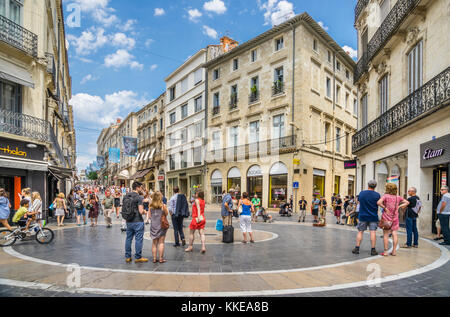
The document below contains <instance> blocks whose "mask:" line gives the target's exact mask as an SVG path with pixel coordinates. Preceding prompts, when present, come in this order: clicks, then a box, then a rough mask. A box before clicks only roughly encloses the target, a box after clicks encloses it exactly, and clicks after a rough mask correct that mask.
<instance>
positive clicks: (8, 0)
mask: <svg viewBox="0 0 450 317" xmlns="http://www.w3.org/2000/svg"><path fill="white" fill-rule="evenodd" d="M22 6H23V0H0V15H2V16H4V17H6V18H8V19H10V20H11V21H13V22H14V23H16V24H19V25H21V10H22Z"/></svg>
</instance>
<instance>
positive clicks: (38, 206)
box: [30, 192, 42, 223]
mask: <svg viewBox="0 0 450 317" xmlns="http://www.w3.org/2000/svg"><path fill="white" fill-rule="evenodd" d="M31 198H32V199H33V203H32V205H31V209H30V211H31V212H35V213H36V221H37V222H38V223H40V222H41V220H42V198H41V194H39V192H34V193H33V194H32V196H31Z"/></svg>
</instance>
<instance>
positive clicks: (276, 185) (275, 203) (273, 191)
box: [269, 162, 288, 208]
mask: <svg viewBox="0 0 450 317" xmlns="http://www.w3.org/2000/svg"><path fill="white" fill-rule="evenodd" d="M287 184H288V169H287V167H286V165H284V164H283V163H281V162H279V163H276V164H274V165H273V166H272V168H271V170H270V176H269V192H270V204H269V205H270V207H273V208H277V207H280V205H281V204H282V203H283V202H285V201H286V199H287V189H288V187H287Z"/></svg>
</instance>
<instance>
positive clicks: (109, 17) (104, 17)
mask: <svg viewBox="0 0 450 317" xmlns="http://www.w3.org/2000/svg"><path fill="white" fill-rule="evenodd" d="M92 17H93V18H94V19H95V20H96V21H97V22H99V23H101V24H102V25H103V27H109V26H111V25H113V24H117V23H119V22H120V20H119V18H118V17H117V16H116V15H114V14H109V13H108V12H107V10H103V9H96V10H94V12H92Z"/></svg>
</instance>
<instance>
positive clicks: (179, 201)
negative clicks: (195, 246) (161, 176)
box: [168, 187, 189, 247]
mask: <svg viewBox="0 0 450 317" xmlns="http://www.w3.org/2000/svg"><path fill="white" fill-rule="evenodd" d="M173 192H174V195H173V196H172V198H170V201H169V208H168V209H169V212H170V215H171V216H172V225H173V231H174V234H175V244H174V247H179V246H180V240H181V243H182V245H183V246H185V245H186V240H185V238H184V232H183V220H184V218H188V217H189V205H188V203H187V199H186V196H185V195H184V194H180V188H178V187H175V188H174V189H173Z"/></svg>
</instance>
